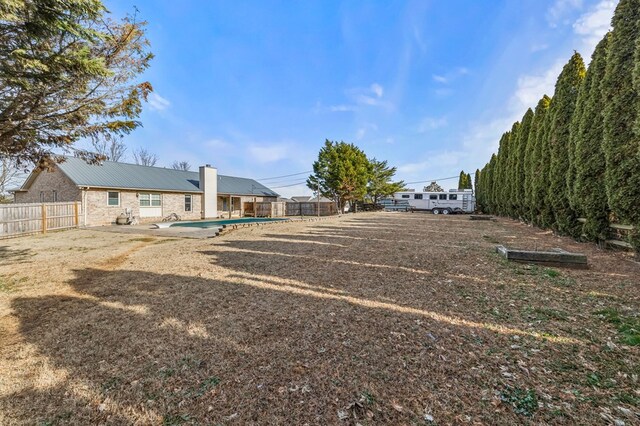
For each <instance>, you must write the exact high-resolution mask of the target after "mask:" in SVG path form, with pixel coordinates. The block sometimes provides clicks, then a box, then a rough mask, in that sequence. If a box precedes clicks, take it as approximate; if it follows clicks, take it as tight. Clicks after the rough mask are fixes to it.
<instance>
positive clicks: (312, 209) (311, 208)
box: [286, 201, 338, 216]
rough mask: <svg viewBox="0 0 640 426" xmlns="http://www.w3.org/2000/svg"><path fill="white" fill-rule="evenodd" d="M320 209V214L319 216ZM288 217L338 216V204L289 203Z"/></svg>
mask: <svg viewBox="0 0 640 426" xmlns="http://www.w3.org/2000/svg"><path fill="white" fill-rule="evenodd" d="M318 209H319V210H320V214H318ZM286 214H287V216H331V215H334V214H338V208H337V207H336V203H333V202H321V203H317V202H313V201H307V202H302V203H295V202H294V203H291V202H288V203H287V211H286Z"/></svg>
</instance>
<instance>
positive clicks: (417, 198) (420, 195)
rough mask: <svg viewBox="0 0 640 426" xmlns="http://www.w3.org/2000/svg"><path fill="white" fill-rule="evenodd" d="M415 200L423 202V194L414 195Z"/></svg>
mask: <svg viewBox="0 0 640 426" xmlns="http://www.w3.org/2000/svg"><path fill="white" fill-rule="evenodd" d="M413 199H414V200H422V194H414V195H413Z"/></svg>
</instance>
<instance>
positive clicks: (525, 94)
mask: <svg viewBox="0 0 640 426" xmlns="http://www.w3.org/2000/svg"><path fill="white" fill-rule="evenodd" d="M565 62H566V59H560V60H558V61H556V63H554V64H553V65H552V66H551V67H549V69H548V70H547V71H545V72H544V73H542V74H531V75H522V76H520V77H519V78H518V83H517V87H516V91H515V93H514V94H513V97H512V98H511V101H510V106H511V109H512V110H513V111H521V112H522V114H524V111H525V110H526V109H527V108H529V107H533V106H535V105H536V104H537V102H538V100H540V98H541V97H542V95H544V94H547V95H549V96H551V95H553V91H554V87H555V84H556V80H557V78H558V75H560V72H561V71H562V67H563V66H564V64H565Z"/></svg>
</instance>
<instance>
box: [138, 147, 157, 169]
mask: <svg viewBox="0 0 640 426" xmlns="http://www.w3.org/2000/svg"><path fill="white" fill-rule="evenodd" d="M133 161H135V162H136V164H138V165H141V166H155V165H156V163H157V162H158V156H157V155H156V154H153V153H151V152H149V151H147V150H146V149H144V148H139V149H137V150H136V149H134V150H133Z"/></svg>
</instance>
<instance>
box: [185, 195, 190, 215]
mask: <svg viewBox="0 0 640 426" xmlns="http://www.w3.org/2000/svg"><path fill="white" fill-rule="evenodd" d="M184 211H185V212H190V211H191V195H185V196H184Z"/></svg>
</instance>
